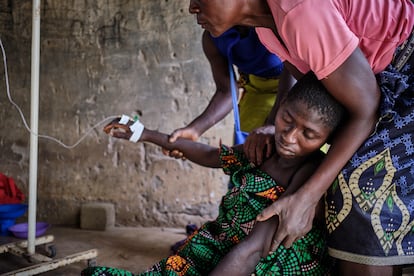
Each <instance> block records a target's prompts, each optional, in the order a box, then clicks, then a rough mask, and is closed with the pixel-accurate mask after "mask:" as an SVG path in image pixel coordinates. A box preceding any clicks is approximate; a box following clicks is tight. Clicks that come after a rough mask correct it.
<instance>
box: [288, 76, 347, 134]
mask: <svg viewBox="0 0 414 276" xmlns="http://www.w3.org/2000/svg"><path fill="white" fill-rule="evenodd" d="M284 101H285V102H286V103H290V102H297V101H301V102H303V103H305V104H306V105H307V107H308V108H309V109H313V110H316V111H317V112H318V113H319V114H320V115H321V117H322V120H323V123H324V124H325V125H326V126H327V127H329V128H331V129H335V128H336V127H337V126H338V125H339V123H340V122H341V120H342V119H343V117H344V116H345V108H344V107H343V106H342V105H341V104H340V103H339V102H338V101H336V100H335V98H334V97H332V95H331V94H330V93H329V92H328V90H327V89H326V88H325V86H323V84H322V82H321V81H319V80H318V79H317V78H316V76H315V75H314V74H313V73H308V74H306V75H305V76H303V77H302V78H301V79H300V80H299V81H297V82H296V84H295V85H294V86H293V87H292V89H291V90H290V91H289V92H288V93H287V96H286V98H285V100H284Z"/></svg>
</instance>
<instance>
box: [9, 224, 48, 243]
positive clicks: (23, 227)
mask: <svg viewBox="0 0 414 276" xmlns="http://www.w3.org/2000/svg"><path fill="white" fill-rule="evenodd" d="M28 228H29V226H28V224H27V223H18V224H15V225H13V226H11V227H9V231H10V232H12V233H13V235H14V236H15V237H17V238H23V239H25V238H27V232H28ZM48 228H49V223H47V222H37V223H36V237H39V236H41V235H43V234H44V233H45V232H46V230H47V229H48Z"/></svg>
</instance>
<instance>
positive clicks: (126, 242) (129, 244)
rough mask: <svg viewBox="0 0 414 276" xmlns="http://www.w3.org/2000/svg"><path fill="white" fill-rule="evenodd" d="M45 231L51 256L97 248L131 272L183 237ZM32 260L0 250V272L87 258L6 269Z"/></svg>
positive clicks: (63, 271) (135, 231)
mask: <svg viewBox="0 0 414 276" xmlns="http://www.w3.org/2000/svg"><path fill="white" fill-rule="evenodd" d="M46 235H48V236H52V237H53V238H54V241H53V242H52V243H49V244H46V245H52V248H54V249H55V250H56V256H55V257H53V260H61V259H67V258H68V256H70V255H72V254H77V253H81V254H82V253H83V252H87V251H88V250H91V249H97V251H98V255H97V258H96V259H94V260H92V261H94V262H96V264H97V265H105V266H114V267H119V268H123V269H127V270H130V271H133V272H141V271H143V270H145V269H146V268H147V267H149V266H150V265H152V264H154V263H155V262H157V261H158V260H160V259H161V258H163V257H166V256H167V255H168V254H169V250H170V247H171V245H172V244H174V243H175V242H177V241H179V240H182V239H183V238H185V237H186V235H185V229H176V228H124V227H122V228H121V227H115V228H112V229H109V230H106V231H87V230H80V229H78V228H74V227H57V226H53V227H51V228H50V229H49V230H48V231H47V232H46ZM18 241H22V240H18V239H15V238H11V237H4V236H0V246H2V245H3V246H4V244H7V243H10V242H11V243H12V244H14V243H16V242H18ZM23 241H24V240H23ZM0 248H1V247H0ZM44 249H45V244H43V245H42V246H37V247H36V253H41V254H44V255H47V254H46V253H47V252H50V251H44ZM0 252H2V250H0ZM35 264H36V263H30V262H28V261H27V259H25V258H24V257H22V255H19V256H15V255H13V254H11V253H2V254H0V276H2V275H21V276H26V275H42V276H55V275H59V276H60V275H64V276H72V275H74V276H75V275H76V276H79V275H80V272H81V270H82V269H83V268H85V267H87V265H88V261H87V260H86V259H82V260H81V261H78V262H75V263H71V264H69V265H63V266H59V267H58V268H56V269H53V270H48V271H47V272H43V273H40V274H29V273H27V272H23V273H21V274H16V273H11V274H10V273H9V272H13V271H17V270H19V269H22V268H24V267H28V266H33V265H35ZM412 275H414V267H410V268H406V269H404V273H403V276H412Z"/></svg>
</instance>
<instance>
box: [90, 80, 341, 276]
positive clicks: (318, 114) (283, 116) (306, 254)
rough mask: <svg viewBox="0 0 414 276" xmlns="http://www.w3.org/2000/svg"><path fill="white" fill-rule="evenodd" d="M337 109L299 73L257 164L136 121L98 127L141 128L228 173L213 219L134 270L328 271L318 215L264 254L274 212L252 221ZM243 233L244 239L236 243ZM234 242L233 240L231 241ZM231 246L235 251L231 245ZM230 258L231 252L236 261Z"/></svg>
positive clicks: (314, 158)
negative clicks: (266, 153) (270, 149)
mask: <svg viewBox="0 0 414 276" xmlns="http://www.w3.org/2000/svg"><path fill="white" fill-rule="evenodd" d="M343 114H344V109H343V107H342V106H341V105H340V104H339V103H337V102H336V101H335V100H334V99H333V98H332V96H330V94H329V93H328V92H327V91H326V90H325V88H324V87H323V85H322V84H321V83H320V82H319V81H318V80H317V79H316V78H315V77H314V76H313V75H312V74H308V75H306V76H305V77H303V78H302V79H301V80H300V81H298V82H297V83H296V85H295V86H294V87H293V88H292V90H291V91H290V92H289V93H288V95H287V97H286V98H285V99H284V100H283V102H282V104H281V107H280V108H279V110H278V112H277V114H276V118H275V129H276V132H275V137H274V142H275V148H276V151H275V152H274V153H273V155H272V156H271V157H270V158H269V159H267V160H266V161H265V162H263V164H261V165H260V166H255V165H254V164H253V163H250V162H249V161H248V160H247V158H246V157H245V155H244V153H243V151H242V145H238V146H234V147H228V146H225V145H220V147H219V148H217V147H211V146H208V145H205V144H201V143H198V142H193V141H190V140H186V139H178V140H177V141H176V142H174V143H169V142H168V135H166V134H162V133H160V132H158V131H153V130H149V129H145V128H143V129H142V126H141V127H138V128H137V127H136V123H135V124H134V126H133V127H131V128H132V131H131V130H130V129H129V126H130V125H132V124H133V122H132V121H128V122H125V120H124V122H121V123H126V125H127V127H126V128H125V127H123V126H122V124H120V123H119V122H112V123H110V124H109V125H108V126H106V127H105V130H106V131H107V132H108V133H110V134H111V135H113V136H114V137H117V138H123V139H130V140H131V137H134V136H135V137H134V139H137V137H138V136H139V134H140V133H141V131H142V135H141V136H140V137H138V138H139V141H140V142H150V143H154V144H156V145H159V146H161V147H163V148H165V149H169V150H173V149H178V150H180V151H181V152H183V153H184V156H185V157H186V158H187V159H189V160H191V161H192V162H195V163H197V164H199V165H201V166H207V167H211V168H218V167H221V168H222V169H223V170H224V172H225V173H226V174H229V175H230V176H231V181H232V183H233V185H234V187H233V188H232V189H231V190H229V191H228V192H227V193H226V195H225V196H224V197H223V198H222V201H221V203H220V206H219V214H218V216H217V218H216V219H215V220H214V221H210V222H207V223H205V224H204V225H203V226H201V227H200V228H199V229H198V230H196V231H195V232H194V234H193V235H191V236H190V237H189V238H188V239H187V241H186V242H185V243H184V245H183V246H182V247H181V248H180V249H179V250H178V252H177V253H176V254H174V255H171V256H169V257H167V258H165V259H163V260H161V261H160V262H158V263H157V264H155V265H153V266H152V267H151V268H149V269H148V270H147V271H145V272H143V273H141V274H137V275H208V274H209V273H212V272H213V273H217V275H235V274H236V273H240V275H249V274H250V273H255V274H256V275H298V274H300V275H325V274H328V273H329V269H330V268H331V263H330V259H329V257H328V254H327V248H326V246H325V236H324V230H325V226H324V225H325V224H324V222H323V218H322V221H321V222H318V221H316V220H315V222H314V226H313V228H312V229H311V231H310V232H309V233H308V234H306V235H305V236H304V237H303V238H301V239H299V240H297V241H296V242H295V243H294V244H293V246H292V247H290V248H284V247H283V246H279V247H278V248H277V249H276V250H275V251H274V252H270V253H269V251H270V245H271V240H272V236H273V233H274V230H275V229H276V227H277V218H276V217H274V218H272V219H269V220H268V221H265V222H260V223H256V216H257V215H258V214H260V212H261V211H262V210H263V209H264V208H266V207H268V206H269V205H270V204H271V203H272V202H274V201H275V200H277V199H278V198H279V197H280V196H282V195H283V194H289V193H293V192H294V191H296V190H297V189H298V188H299V187H300V185H302V183H304V182H305V180H306V179H307V178H308V177H309V176H310V175H311V174H312V173H313V171H314V170H315V169H316V167H317V166H318V165H319V164H320V162H321V160H322V158H323V153H322V152H321V151H319V148H320V147H321V146H322V145H323V144H324V143H325V141H326V140H327V139H328V137H329V136H330V135H331V134H332V133H333V131H334V129H335V128H336V126H337V125H338V124H339V123H340V121H341V119H342V117H343ZM119 128H124V129H126V131H121V130H120V129H119ZM136 133H138V134H136ZM255 225H256V226H255ZM252 230H254V231H252ZM250 233H251V236H250V237H249V238H248V242H247V243H240V242H241V241H243V240H245V239H246V237H248V235H249V234H250ZM237 244H240V246H238V247H235V246H236V245H237ZM232 248H235V250H234V251H231V250H232ZM230 251H231V253H230V254H229V255H228V256H226V254H228V253H229V252H230ZM225 256H226V258H225ZM229 256H237V260H232V258H229ZM223 258H224V259H223ZM222 259H223V262H220V261H221V260H222ZM219 263H220V264H219ZM217 265H219V266H218V267H217V269H216V270H214V271H213V269H214V268H215V267H216V266H217ZM227 272H228V273H227ZM128 273H129V274H128ZM82 275H85V276H87V275H95V276H97V275H136V274H133V273H130V272H127V271H124V270H121V269H115V268H107V267H89V268H86V269H85V270H83V271H82Z"/></svg>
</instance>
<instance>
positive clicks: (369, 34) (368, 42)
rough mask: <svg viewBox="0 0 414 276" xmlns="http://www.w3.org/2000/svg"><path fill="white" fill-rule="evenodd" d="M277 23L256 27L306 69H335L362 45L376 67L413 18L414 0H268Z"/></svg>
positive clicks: (406, 31)
mask: <svg viewBox="0 0 414 276" xmlns="http://www.w3.org/2000/svg"><path fill="white" fill-rule="evenodd" d="M267 2H268V4H269V6H270V8H271V11H272V13H273V17H274V20H275V23H276V28H277V30H278V32H279V35H280V37H281V38H282V40H283V42H284V44H285V45H286V48H285V47H284V46H283V45H282V44H281V43H280V41H279V40H278V39H277V37H276V36H275V35H274V33H273V31H272V30H270V29H267V28H256V31H257V33H258V35H259V38H260V40H261V41H262V43H263V44H264V45H265V46H266V47H267V48H268V49H269V50H270V51H271V52H273V53H275V54H276V55H278V56H279V57H280V58H281V59H282V60H287V61H289V62H290V63H292V64H293V65H295V66H296V67H297V69H299V71H301V72H302V73H306V72H308V71H309V70H312V71H313V72H314V73H315V74H316V76H317V77H318V78H319V79H322V78H325V77H327V76H328V75H329V74H331V73H332V72H333V71H335V70H336V69H337V68H338V67H339V66H340V65H341V64H342V63H343V62H344V61H345V60H346V59H347V58H348V57H349V56H350V55H351V54H352V52H353V51H354V50H355V49H356V48H357V47H358V46H359V47H360V48H361V50H362V52H363V53H364V54H365V56H366V57H367V59H368V62H369V64H370V65H371V68H372V69H373V71H374V73H379V72H381V71H382V70H384V69H385V67H386V66H387V65H388V64H389V63H390V62H391V60H392V57H393V54H394V52H395V49H396V47H397V46H399V45H400V44H402V43H403V42H404V41H405V40H406V39H407V38H408V36H409V35H410V33H411V31H412V29H413V24H414V4H413V3H412V2H411V0H267Z"/></svg>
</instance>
